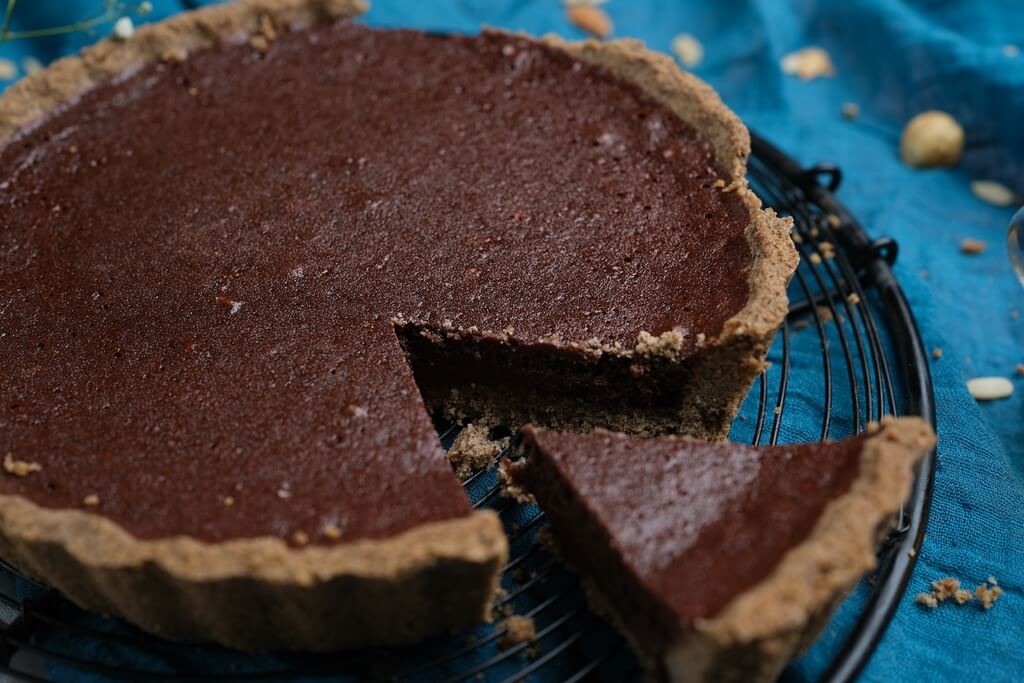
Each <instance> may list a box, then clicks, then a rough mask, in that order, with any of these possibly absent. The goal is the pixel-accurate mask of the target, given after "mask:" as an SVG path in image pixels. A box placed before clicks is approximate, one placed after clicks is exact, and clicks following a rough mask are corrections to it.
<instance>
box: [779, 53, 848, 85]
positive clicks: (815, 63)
mask: <svg viewBox="0 0 1024 683" xmlns="http://www.w3.org/2000/svg"><path fill="white" fill-rule="evenodd" d="M782 71H783V72H784V73H787V74H789V75H791V76H796V77H798V78H799V79H800V80H802V81H810V80H813V79H815V78H827V77H829V76H834V75H835V73H836V68H835V66H833V64H832V58H831V57H830V56H829V54H828V52H826V51H825V50H824V48H820V47H805V48H804V49H802V50H797V51H796V52H790V53H789V54H788V55H786V56H785V57H783V58H782Z"/></svg>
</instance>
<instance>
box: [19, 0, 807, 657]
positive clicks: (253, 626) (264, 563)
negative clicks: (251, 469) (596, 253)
mask: <svg viewBox="0 0 1024 683" xmlns="http://www.w3.org/2000/svg"><path fill="white" fill-rule="evenodd" d="M365 9H366V5H365V3H363V2H362V1H361V0H243V1H242V2H238V3H235V4H231V5H223V6H215V7H208V8H205V9H202V10H199V11H195V12H190V13H185V14H181V15H178V16H176V17H174V18H171V19H169V20H166V21H164V22H161V23H158V24H154V25H150V26H143V27H141V28H139V29H138V30H137V31H136V32H135V34H134V35H133V36H132V37H131V38H129V39H127V40H124V41H115V40H105V41H102V42H100V43H98V44H97V45H95V46H93V47H90V48H88V49H86V50H84V51H83V52H82V54H81V55H80V56H76V57H69V58H65V59H62V60H59V61H57V62H55V63H54V64H52V65H51V66H50V67H49V68H47V69H46V70H44V71H42V72H40V73H39V74H36V75H33V76H30V77H28V78H26V79H24V80H22V81H21V82H19V83H18V84H16V85H14V86H12V87H11V88H10V89H8V90H7V91H6V92H5V93H4V95H3V96H2V97H0V144H2V143H3V142H5V141H6V140H7V139H8V138H13V137H16V136H17V131H18V130H19V129H20V128H22V127H23V126H30V125H31V123H32V122H33V121H34V120H36V119H38V118H39V117H41V116H43V115H45V114H46V113H48V112H50V111H52V110H54V109H57V108H59V107H60V106H62V105H63V104H64V103H65V102H68V101H71V100H73V99H74V97H75V96H76V95H77V94H79V93H81V92H83V91H84V90H87V89H88V88H89V87H91V86H93V85H95V84H98V83H100V82H103V81H105V80H107V79H109V78H112V77H115V76H117V75H119V74H122V73H124V72H126V71H128V70H130V69H131V68H133V67H135V66H138V65H140V64H143V63H147V62H153V61H157V60H173V59H184V58H185V57H186V56H187V54H188V53H189V51H192V50H195V49H199V48H202V47H206V46H210V45H213V44H215V43H217V42H218V41H222V40H229V41H230V40H245V39H246V38H248V37H249V36H253V35H257V34H259V33H260V31H261V30H262V29H263V27H264V26H265V22H267V21H270V22H271V24H272V25H276V26H286V25H292V24H295V25H303V24H309V23H314V22H328V21H334V20H337V19H342V18H346V17H352V16H356V15H358V14H360V13H362V12H363V11H365ZM548 40H549V42H550V43H551V44H553V45H556V46H557V47H559V48H561V49H563V50H566V51H567V52H570V53H571V54H573V55H575V56H576V57H578V58H580V59H582V60H584V61H588V62H592V63H596V64H600V65H601V66H603V67H605V68H607V69H609V70H610V71H612V72H613V73H615V74H618V75H619V76H621V77H623V78H625V79H627V80H630V81H633V82H635V83H637V84H638V85H639V86H640V87H641V88H643V89H644V90H645V91H647V92H648V93H649V94H651V95H653V96H655V97H656V98H657V99H659V100H661V101H662V102H664V103H666V104H667V105H669V106H670V108H672V109H673V110H674V111H675V112H676V113H677V114H678V115H680V116H681V117H682V118H683V119H684V120H685V121H687V122H689V123H690V124H691V125H694V126H695V127H698V128H699V129H700V130H702V131H704V132H705V134H706V135H707V136H708V137H709V139H710V141H711V142H712V144H713V146H714V148H715V150H716V153H717V155H718V158H719V161H720V163H721V164H722V166H723V169H724V170H725V171H727V172H728V173H729V174H730V175H731V176H732V177H733V178H735V179H736V180H735V181H734V182H733V183H732V185H730V186H729V187H727V188H723V189H722V191H735V192H737V193H738V194H739V195H740V196H741V197H742V199H743V201H744V203H745V204H746V205H747V206H748V208H749V210H750V214H751V222H750V225H749V226H748V229H747V234H748V237H749V242H750V246H751V250H752V255H753V263H752V267H751V269H750V272H749V274H748V280H749V282H750V298H749V300H748V303H747V305H746V306H745V307H744V308H743V309H742V310H741V311H740V312H739V313H737V315H736V316H734V317H733V318H732V319H731V320H729V321H728V322H727V323H726V326H725V329H724V330H723V332H722V334H721V335H720V336H719V338H718V339H717V340H715V341H714V342H713V343H710V344H709V348H708V349H707V352H706V353H702V354H701V356H700V360H699V361H697V362H695V363H694V365H693V370H692V376H691V382H692V387H693V395H694V396H699V397H701V398H700V399H695V400H694V401H693V402H692V405H691V406H690V407H688V408H687V410H686V411H683V412H681V413H680V414H679V426H678V429H677V430H673V431H692V432H694V433H697V434H701V435H705V436H708V437H723V436H724V435H725V433H726V431H727V429H728V425H729V422H730V420H731V419H732V417H733V415H734V414H735V411H736V409H737V407H738V404H739V401H740V400H741V399H742V397H743V395H744V394H745V393H746V391H747V389H748V388H749V385H750V383H751V381H752V380H753V378H754V377H755V376H756V374H757V372H758V371H759V370H760V368H761V367H762V365H763V358H764V354H765V352H766V351H767V347H768V346H769V344H770V343H771V339H772V337H773V336H774V333H775V330H776V328H777V326H778V324H779V323H780V322H781V321H782V319H783V317H784V316H785V313H786V294H785V288H786V284H787V282H788V280H789V277H790V276H791V275H792V273H793V270H794V269H795V266H796V258H797V257H796V252H795V250H794V249H793V245H792V243H791V241H790V238H789V236H788V233H789V225H790V223H789V221H788V219H785V220H784V219H780V218H778V217H777V216H776V215H775V214H774V213H773V212H771V211H770V210H763V209H762V208H761V204H760V201H759V200H758V199H757V198H756V197H755V196H754V195H753V193H752V192H750V190H749V189H747V187H746V183H745V180H744V179H743V174H744V172H745V160H746V156H747V154H748V153H749V138H748V135H747V132H746V129H745V128H744V127H743V126H742V124H741V123H740V122H739V120H738V119H737V118H736V117H735V115H734V114H732V113H731V112H730V111H729V110H728V109H726V108H725V106H724V105H723V104H722V102H721V100H720V99H719V98H718V96H717V95H716V94H715V93H714V92H713V91H712V90H711V89H710V88H709V87H708V86H706V85H704V84H703V83H702V82H700V81H699V80H697V79H696V78H694V77H692V76H689V75H688V74H684V73H682V72H681V71H680V70H679V69H678V68H676V67H675V65H674V64H673V63H672V61H671V60H670V59H669V58H668V57H665V56H663V55H656V54H655V53H652V52H649V51H647V50H646V49H644V48H643V47H642V46H641V45H640V44H639V43H635V42H632V41H619V42H615V43H596V42H588V43H582V44H569V43H563V42H562V41H560V40H558V39H554V38H551V39H548ZM645 335H646V336H645ZM564 346H567V347H570V348H574V349H578V348H581V347H582V346H583V345H581V344H565V345H564ZM593 352H594V353H614V354H619V355H623V356H625V357H638V358H642V357H661V358H665V359H668V360H669V361H672V362H677V361H682V360H685V359H683V358H682V357H681V354H680V340H679V339H678V335H675V336H673V334H671V333H666V334H664V335H661V336H660V337H654V336H652V335H649V334H646V333H641V335H640V339H639V340H638V343H637V346H636V348H635V349H626V350H623V349H612V348H597V349H593ZM0 555H3V557H4V558H5V559H7V560H8V561H10V562H12V563H13V564H15V565H17V566H18V567H20V568H21V569H23V570H24V571H26V572H28V573H29V574H31V575H33V576H35V577H38V578H39V579H41V580H42V581H44V582H46V583H48V584H50V585H52V586H54V587H56V588H58V589H59V590H61V591H62V592H63V593H65V594H66V595H67V596H68V597H69V598H70V599H71V600H73V601H75V602H76V603H78V604H80V605H82V606H83V607H86V608H89V609H93V610H96V611H99V612H102V613H105V614H110V615H115V616H119V617H123V618H126V619H127V620H129V621H131V622H133V623H135V624H138V625H139V626H141V627H143V628H145V629H146V630H149V631H152V632H154V633H157V634H160V635H163V636H166V637H169V638H189V639H205V640H213V641H216V642H220V643H223V644H225V645H228V646H231V647H236V648H240V649H244V650H269V649H303V650H317V651H323V650H335V649H343V648H351V647H359V646H363V645H370V644H375V645H380V644H397V643H405V642H412V641H416V640H419V639H422V638H424V637H426V636H428V635H431V634H434V633H437V632H439V631H442V630H444V629H446V628H453V627H457V626H462V625H468V624H469V623H476V622H479V621H480V620H486V619H487V618H488V617H487V613H488V606H489V603H490V601H491V599H492V598H493V596H494V594H495V592H496V591H497V588H498V578H499V572H500V569H501V566H502V565H503V563H504V561H505V558H506V556H507V541H506V538H505V535H504V533H503V530H502V527H501V524H500V522H499V521H498V519H497V517H496V516H495V515H494V514H493V513H489V512H478V513H475V514H473V515H471V516H469V517H465V518H460V519H453V520H448V521H445V522H438V523H432V524H426V525H422V526H419V527H416V528H413V529H411V530H409V531H407V532H405V533H402V534H399V535H397V536H395V537H392V538H388V539H382V540H366V541H357V542H353V543H346V544H339V545H336V546H333V547H310V548H305V549H298V550H297V549H293V548H289V547H287V546H286V545H285V544H284V543H283V542H282V541H280V540H279V539H274V538H253V539H242V540H237V541H231V542H227V543H221V544H205V543H201V542H198V541H196V540H194V539H190V538H186V537H175V538H167V539H161V540H140V539H138V538H135V537H133V536H131V535H130V534H128V533H127V532H125V531H124V530H123V529H122V528H121V527H119V526H118V525H116V524H114V523H113V522H111V521H109V520H107V519H106V518H104V517H102V516H101V515H99V514H93V513H86V512H82V511H79V510H62V509H61V510H55V509H49V508H43V507H40V506H37V505H35V504H34V503H32V502H30V501H28V500H27V499H24V498H22V497H20V496H0ZM339 605H343V606H344V608H343V609H339V608H338V607H337V606H339Z"/></svg>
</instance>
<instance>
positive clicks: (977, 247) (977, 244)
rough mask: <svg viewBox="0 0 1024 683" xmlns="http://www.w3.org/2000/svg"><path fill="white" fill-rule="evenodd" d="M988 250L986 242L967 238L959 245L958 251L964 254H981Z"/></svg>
mask: <svg viewBox="0 0 1024 683" xmlns="http://www.w3.org/2000/svg"><path fill="white" fill-rule="evenodd" d="M987 248H988V242H986V241H984V240H976V239H972V238H970V237H968V238H967V239H965V240H964V241H963V242H961V243H960V251H962V252H963V253H965V254H971V255H974V254H981V253H984V251H985V249H987Z"/></svg>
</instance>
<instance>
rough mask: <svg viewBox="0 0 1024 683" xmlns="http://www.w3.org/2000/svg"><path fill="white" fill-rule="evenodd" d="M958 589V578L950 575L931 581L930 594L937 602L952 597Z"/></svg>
mask: <svg viewBox="0 0 1024 683" xmlns="http://www.w3.org/2000/svg"><path fill="white" fill-rule="evenodd" d="M958 590H960V579H957V578H954V577H952V576H947V577H945V578H942V579H936V580H935V581H932V594H933V595H934V596H935V598H936V599H937V600H938V601H939V602H942V601H943V600H945V599H946V598H949V597H952V596H953V595H955V594H956V592H957V591H958Z"/></svg>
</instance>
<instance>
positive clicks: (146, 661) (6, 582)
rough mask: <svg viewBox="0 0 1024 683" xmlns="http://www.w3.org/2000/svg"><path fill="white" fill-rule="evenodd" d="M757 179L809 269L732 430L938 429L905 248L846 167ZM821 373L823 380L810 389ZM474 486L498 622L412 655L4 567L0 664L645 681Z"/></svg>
mask: <svg viewBox="0 0 1024 683" xmlns="http://www.w3.org/2000/svg"><path fill="white" fill-rule="evenodd" d="M750 177H751V180H752V184H753V186H754V189H755V190H756V191H757V192H758V193H759V194H760V195H761V197H762V198H763V199H764V200H765V202H766V203H768V204H770V205H771V206H773V207H774V208H775V209H776V210H777V211H778V212H779V213H782V214H785V215H790V216H792V217H793V219H794V221H795V229H794V240H795V241H796V242H797V247H798V249H799V250H800V254H801V257H802V263H801V265H800V268H799V269H798V270H797V272H796V275H795V276H794V278H793V284H792V287H791V291H790V298H791V301H792V302H793V303H792V304H791V306H790V314H789V317H788V319H787V321H786V323H785V324H784V325H783V327H782V329H781V332H780V334H779V338H778V339H777V340H776V344H775V347H774V348H773V350H772V353H771V355H770V359H771V360H772V365H771V367H770V369H769V370H768V371H767V372H765V373H763V374H762V375H761V377H760V378H759V379H758V380H757V382H756V384H755V386H754V388H753V391H752V392H751V395H750V396H749V397H748V400H747V402H746V404H745V405H744V409H743V410H742V411H741V414H740V418H739V421H738V424H737V426H736V427H734V432H733V437H734V438H737V434H740V433H742V435H743V437H744V438H746V439H749V441H751V442H752V443H754V444H765V443H767V444H774V443H776V442H779V440H780V438H782V439H783V440H784V441H785V440H787V438H792V437H794V436H795V438H797V439H803V440H808V439H814V438H818V439H825V438H840V437H842V436H846V435H848V434H851V433H854V432H859V431H861V430H863V429H865V427H866V425H867V423H868V422H869V421H872V420H877V419H879V418H880V417H882V416H883V415H888V414H917V415H922V416H924V417H925V418H926V419H929V420H931V422H932V423H933V424H934V421H935V415H934V405H933V401H932V388H931V379H930V376H929V372H928V361H927V357H926V355H925V351H924V347H923V345H922V343H921V339H920V337H919V334H918V331H917V327H916V324H915V322H914V318H913V315H912V313H911V311H910V308H909V306H908V305H907V301H906V299H905V298H904V295H903V292H902V290H901V289H900V286H899V284H898V283H897V281H896V279H895V277H894V276H893V272H892V268H891V267H892V264H893V262H894V261H895V258H896V254H897V248H896V244H895V243H894V242H893V241H892V240H889V239H886V238H880V239H875V240H871V239H869V238H868V236H867V235H866V233H865V232H864V231H863V229H862V228H861V227H860V226H859V225H858V223H857V221H856V220H855V219H854V218H853V217H852V216H851V215H850V214H849V213H848V212H847V211H846V209H845V208H844V207H843V206H842V205H841V204H840V203H839V202H838V201H837V200H836V199H835V196H834V194H833V193H834V192H835V190H836V189H837V187H838V186H839V182H840V177H841V176H840V172H839V169H837V168H836V167H834V166H831V165H818V166H814V167H812V168H806V169H805V168H802V167H800V166H799V165H798V164H797V163H796V162H794V161H793V160H792V159H790V158H789V157H787V156H786V155H784V154H783V153H781V152H780V151H779V150H777V149H776V148H775V147H773V146H772V145H770V144H769V143H767V142H766V141H765V140H763V139H761V138H758V137H756V136H754V140H753V156H752V158H751V163H750ZM808 350H809V351H808ZM808 358H810V359H811V361H810V365H808ZM811 377H814V378H816V379H814V380H813V381H812V382H810V384H811V385H812V387H813V391H811V392H810V393H808V392H807V390H806V387H807V385H808V379H809V378H811ZM819 379H820V381H819ZM795 385H800V386H801V387H803V389H802V390H800V391H798V390H797V389H794V386H795ZM801 391H802V393H801ZM794 404H795V405H794ZM791 405H792V406H793V407H789V406H791ZM808 411H811V412H816V413H817V414H818V415H820V422H819V423H817V424H816V425H815V429H816V433H814V434H800V433H799V432H798V431H797V432H794V425H793V423H796V422H798V420H797V416H798V415H799V417H800V419H799V423H800V426H801V428H804V429H805V428H806V425H807V416H808ZM439 431H440V433H441V437H442V441H443V442H444V444H445V446H450V444H451V442H452V440H453V439H454V437H455V434H456V432H457V428H456V427H455V426H451V425H448V426H445V425H441V426H439ZM933 473H934V455H929V456H928V457H927V458H926V459H925V460H924V461H923V462H922V463H921V465H920V469H919V471H918V475H917V478H916V481H915V484H914V487H913V493H912V496H911V498H910V500H909V502H908V504H907V505H906V507H905V508H904V510H903V512H902V513H901V516H900V518H899V520H898V523H897V526H896V529H895V531H894V532H893V533H892V534H891V535H890V537H889V539H888V541H887V542H886V543H885V545H884V548H883V551H882V554H881V556H880V559H879V569H878V570H877V572H876V574H875V575H874V577H873V585H872V587H871V588H870V594H869V596H868V598H867V600H866V602H865V605H864V607H863V609H862V611H861V613H860V614H859V616H858V618H857V620H856V623H855V626H854V627H853V628H852V630H850V631H849V633H848V634H846V635H845V640H844V641H843V644H842V646H841V647H840V648H839V649H838V650H837V654H835V656H834V657H833V659H832V661H831V664H830V666H829V668H828V669H827V671H826V673H825V674H824V676H823V679H822V680H823V681H828V682H830V683H845V682H846V681H851V680H853V679H854V678H855V677H856V676H857V674H858V673H859V672H860V671H861V669H862V668H863V666H864V665H865V664H866V662H867V661H868V659H869V658H870V657H871V654H872V653H873V651H874V649H875V646H876V645H877V643H878V641H879V639H880V638H881V637H882V635H883V633H884V631H885V629H886V626H887V625H888V623H889V621H890V619H891V617H892V614H893V612H894V611H895V609H896V606H897V604H898V603H899V600H900V598H901V597H902V595H903V593H904V590H905V588H906V585H907V582H908V581H909V579H910V574H911V571H912V569H913V566H914V558H915V556H916V554H917V551H918V549H919V547H920V544H921V541H922V540H923V537H924V529H925V524H926V521H927V517H928V508H929V501H930V497H931V488H932V479H933ZM465 485H466V488H467V490H468V492H469V494H470V496H471V499H472V500H473V505H474V506H475V507H484V506H486V507H490V508H493V509H495V510H497V511H498V512H499V513H500V515H501V518H502V520H503V521H504V523H505V527H506V530H507V531H508V534H509V539H510V544H511V554H510V560H509V562H508V564H507V565H506V566H505V569H504V574H503V580H502V586H503V589H504V593H503V594H502V595H501V597H500V598H499V599H498V601H497V603H496V604H495V607H494V608H495V615H496V619H495V622H494V624H493V625H489V626H482V627H480V628H478V629H476V630H475V631H470V632H466V633H463V634H461V635H458V636H453V637H449V638H445V639H440V640H435V641H432V642H429V643H424V644H422V645H418V646H415V647H410V648H403V649H400V650H388V651H362V652H357V653H345V654H339V655H333V656H329V657H327V656H323V657H319V656H318V657H310V656H299V655H282V656H266V657H250V656H245V655H242V654H239V653H234V652H230V651H227V650H223V649H221V648H218V647H215V646H212V645H205V644H182V643H170V642H167V641H163V640H159V639H157V638H154V637H151V636H149V635H146V634H144V633H142V632H140V631H138V630H137V629H135V628H133V627H130V626H128V625H125V624H122V623H120V622H114V621H112V620H107V619H103V618H101V617H98V616H96V615H91V614H87V613H84V612H83V611H81V610H80V609H78V608H77V607H75V606H73V605H72V604H70V603H69V602H68V601H66V600H65V599H63V598H62V597H61V596H60V595H59V594H57V593H56V592H55V591H53V590H50V589H47V588H46V587H43V586H39V585H36V584H33V583H31V582H30V581H28V580H27V579H24V578H23V577H21V576H20V575H18V574H17V572H16V570H14V569H13V568H11V567H2V568H0V622H2V623H0V672H3V673H6V674H7V675H8V676H9V677H10V678H12V679H14V680H27V681H48V680H57V681H66V680H108V679H110V680H132V681H151V680H152V681H165V680H190V681H196V680H211V681H229V680H232V681H238V680H247V681H252V680H284V681H292V680H302V681H306V680H310V681H315V680H341V681H345V680H386V681H445V682H446V683H455V682H457V681H476V680H494V681H509V682H511V681H519V680H536V681H562V682H564V683H576V682H577V681H583V680H587V681H604V680H608V681H623V680H630V679H637V678H638V677H639V669H638V667H637V665H636V663H635V660H634V659H633V657H632V655H631V653H630V652H629V650H628V649H627V648H626V647H625V646H624V644H623V642H622V640H621V639H620V638H619V637H618V635H617V634H616V633H615V632H614V631H612V629H610V628H609V627H608V626H607V625H606V624H605V623H604V622H602V621H601V620H600V619H598V618H597V617H595V616H593V615H592V614H591V613H590V612H589V611H588V609H587V607H586V603H585V601H584V599H583V595H582V593H581V590H580V588H579V586H578V583H577V581H576V579H575V578H574V577H573V576H572V575H571V574H569V573H568V572H566V571H565V570H564V569H562V567H561V566H560V565H559V564H558V563H556V562H555V561H554V560H553V558H552V557H551V555H550V554H549V552H548V550H547V549H546V546H545V544H543V543H541V542H540V541H539V540H538V531H539V530H540V529H542V528H543V527H544V525H545V522H544V516H543V513H541V512H540V511H539V510H538V509H537V508H536V507H534V506H525V505H520V504H517V503H514V502H513V501H511V500H509V499H507V498H505V497H503V496H502V495H501V491H500V487H499V485H498V482H497V480H496V477H495V473H494V468H490V469H487V470H482V471H479V472H476V473H475V474H473V475H472V476H470V477H469V478H468V479H466V480H465ZM513 613H514V614H519V615H524V616H528V617H531V618H533V620H534V622H535V624H536V629H537V640H536V641H534V642H529V643H527V642H520V643H512V644H509V645H507V646H506V645H505V644H503V643H502V640H503V636H504V635H505V627H504V625H503V621H502V617H503V616H506V615H509V614H513Z"/></svg>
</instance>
